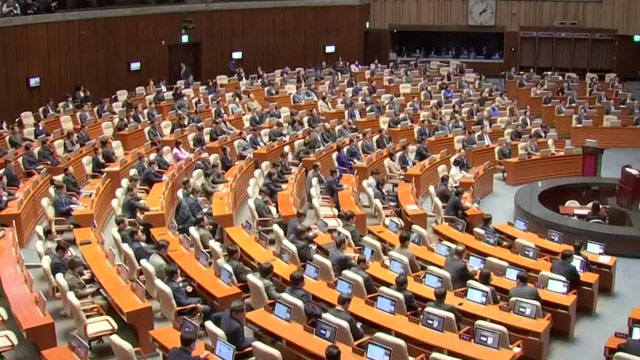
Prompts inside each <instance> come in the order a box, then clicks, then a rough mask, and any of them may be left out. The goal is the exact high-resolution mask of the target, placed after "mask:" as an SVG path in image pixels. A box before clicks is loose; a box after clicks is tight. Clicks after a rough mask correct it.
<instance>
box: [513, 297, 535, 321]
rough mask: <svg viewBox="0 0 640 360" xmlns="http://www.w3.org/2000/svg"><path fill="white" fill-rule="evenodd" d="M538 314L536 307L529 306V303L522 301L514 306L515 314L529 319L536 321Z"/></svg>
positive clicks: (518, 301) (517, 301) (516, 302)
mask: <svg viewBox="0 0 640 360" xmlns="http://www.w3.org/2000/svg"><path fill="white" fill-rule="evenodd" d="M536 312H537V309H536V306H535V305H533V304H529V303H527V302H524V301H520V300H516V301H515V303H514V304H513V313H514V314H517V315H520V316H524V317H528V318H530V319H535V318H536Z"/></svg>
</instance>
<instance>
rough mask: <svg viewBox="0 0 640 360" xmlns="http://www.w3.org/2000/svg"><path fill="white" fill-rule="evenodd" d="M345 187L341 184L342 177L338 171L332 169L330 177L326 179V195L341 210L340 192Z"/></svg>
mask: <svg viewBox="0 0 640 360" xmlns="http://www.w3.org/2000/svg"><path fill="white" fill-rule="evenodd" d="M343 189H344V186H342V184H341V183H340V177H339V176H338V169H336V168H332V169H331V170H329V176H327V177H326V178H325V183H324V195H326V196H329V197H330V198H332V199H333V203H334V204H335V205H336V206H337V207H338V209H340V204H339V203H338V192H340V190H343Z"/></svg>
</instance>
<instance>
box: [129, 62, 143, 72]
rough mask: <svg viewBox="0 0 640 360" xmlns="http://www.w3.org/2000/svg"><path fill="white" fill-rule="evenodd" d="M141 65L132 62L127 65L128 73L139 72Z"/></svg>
mask: <svg viewBox="0 0 640 360" xmlns="http://www.w3.org/2000/svg"><path fill="white" fill-rule="evenodd" d="M140 69H142V64H141V63H140V61H132V62H130V63H129V71H140Z"/></svg>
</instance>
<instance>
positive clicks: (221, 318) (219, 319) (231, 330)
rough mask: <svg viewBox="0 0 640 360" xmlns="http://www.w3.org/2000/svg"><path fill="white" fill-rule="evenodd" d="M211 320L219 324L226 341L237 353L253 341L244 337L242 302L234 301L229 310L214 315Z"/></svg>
mask: <svg viewBox="0 0 640 360" xmlns="http://www.w3.org/2000/svg"><path fill="white" fill-rule="evenodd" d="M213 320H214V323H219V324H220V328H221V329H222V331H224V333H225V335H226V336H227V341H228V342H229V343H230V344H231V345H233V346H235V347H236V350H237V351H242V350H244V349H246V348H248V347H250V346H251V343H252V342H253V341H254V339H253V338H252V337H248V336H245V335H244V324H245V323H246V311H245V307H244V302H243V301H242V300H234V301H233V302H232V303H231V307H230V308H229V310H225V311H223V312H221V313H217V314H215V315H214V319H213Z"/></svg>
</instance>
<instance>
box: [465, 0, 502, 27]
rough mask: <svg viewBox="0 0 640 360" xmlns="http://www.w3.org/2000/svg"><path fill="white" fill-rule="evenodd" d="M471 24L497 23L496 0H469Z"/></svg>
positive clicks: (490, 24)
mask: <svg viewBox="0 0 640 360" xmlns="http://www.w3.org/2000/svg"><path fill="white" fill-rule="evenodd" d="M468 23H469V25H481V26H493V25H495V24H496V0H469V19H468Z"/></svg>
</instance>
